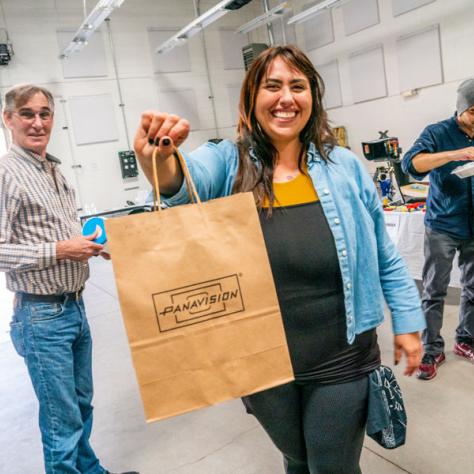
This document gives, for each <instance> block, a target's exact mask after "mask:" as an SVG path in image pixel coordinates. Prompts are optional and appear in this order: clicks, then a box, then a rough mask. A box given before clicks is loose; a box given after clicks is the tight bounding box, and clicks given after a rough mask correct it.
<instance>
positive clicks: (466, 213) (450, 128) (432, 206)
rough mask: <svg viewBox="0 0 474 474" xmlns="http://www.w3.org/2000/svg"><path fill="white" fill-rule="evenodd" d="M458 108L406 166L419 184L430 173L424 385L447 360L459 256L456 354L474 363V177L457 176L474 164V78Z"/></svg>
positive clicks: (422, 140)
mask: <svg viewBox="0 0 474 474" xmlns="http://www.w3.org/2000/svg"><path fill="white" fill-rule="evenodd" d="M456 109H457V110H456V115H455V116H454V117H451V118H449V119H447V120H443V121H442V122H439V123H436V124H433V125H429V126H428V127H426V128H425V130H424V131H423V133H422V134H421V135H420V136H419V137H418V139H417V140H416V142H415V144H414V145H413V147H412V148H411V149H410V150H409V151H408V152H407V153H406V154H405V156H404V157H403V162H402V167H403V169H404V171H405V173H410V174H411V175H412V176H413V177H414V178H416V179H422V178H423V177H424V176H426V175H427V174H428V173H429V174H430V190H429V195H428V199H427V202H426V205H427V209H426V216H425V226H426V230H425V243H424V245H425V264H424V268H423V297H422V305H423V310H424V313H425V317H426V324H427V328H426V330H425V331H424V333H423V344H424V349H425V354H424V356H423V359H422V362H421V365H420V367H419V370H418V372H417V377H418V378H419V379H422V380H430V379H432V378H433V377H435V376H436V373H437V368H438V366H439V365H441V364H442V363H443V362H444V361H445V355H444V340H443V337H442V336H441V326H442V324H443V307H444V298H445V297H446V292H447V289H448V284H449V278H450V274H451V269H452V265H453V259H454V255H455V254H456V251H457V252H459V267H460V269H461V285H462V289H461V303H460V307H459V325H458V327H457V329H456V343H455V345H454V353H455V354H456V355H458V356H460V357H463V358H465V359H467V360H469V361H470V362H474V178H472V177H469V178H465V179H461V178H459V177H458V176H456V175H455V174H452V171H453V170H454V169H455V168H457V167H458V166H460V165H462V164H466V161H472V160H474V146H473V145H474V79H468V80H466V81H464V82H463V83H462V84H460V86H459V88H458V94H457V102H456Z"/></svg>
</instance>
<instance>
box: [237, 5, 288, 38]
mask: <svg viewBox="0 0 474 474" xmlns="http://www.w3.org/2000/svg"><path fill="white" fill-rule="evenodd" d="M287 6H288V2H284V3H281V4H280V5H278V6H277V7H275V8H272V9H271V10H268V11H267V12H265V13H264V14H263V15H260V16H257V17H256V18H254V19H253V20H250V21H249V22H247V23H245V24H243V25H242V26H240V27H239V28H237V29H236V30H235V32H236V33H242V34H243V33H248V32H249V31H252V30H254V29H255V28H258V27H260V26H262V25H266V24H267V23H272V22H274V21H275V20H278V19H280V18H282V17H283V15H284V14H285V13H287V12H288V11H289V10H288V9H287Z"/></svg>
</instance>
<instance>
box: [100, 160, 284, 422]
mask: <svg viewBox="0 0 474 474" xmlns="http://www.w3.org/2000/svg"><path fill="white" fill-rule="evenodd" d="M179 158H180V161H181V163H182V167H183V171H185V176H186V178H187V180H188V189H193V190H194V186H193V184H192V183H190V182H189V173H188V172H187V169H186V168H185V163H184V159H183V158H182V157H181V156H180V157H179ZM155 182H156V181H155ZM155 188H158V183H157V182H156V184H155ZM158 191H159V190H158ZM157 195H159V192H157V194H155V196H157ZM106 230H107V235H108V242H109V247H110V250H111V254H112V262H113V268H114V273H115V279H116V283H117V288H118V293H119V298H120V305H121V309H122V314H123V318H124V322H125V326H126V330H127V334H128V339H129V343H130V349H131V352H132V359H133V363H134V366H135V370H136V374H137V379H138V383H139V386H140V391H141V396H142V399H143V404H144V408H145V415H146V418H147V420H148V421H155V420H160V419H163V418H167V417H170V416H173V415H178V414H180V413H185V412H188V411H191V410H194V409H197V408H201V407H205V406H209V405H212V404H215V403H218V402H221V401H224V400H229V399H232V398H236V397H241V396H243V395H248V394H251V393H255V392H258V391H261V390H264V389H267V388H270V387H274V386H277V385H280V384H283V383H286V382H289V381H291V380H293V371H292V367H291V362H290V358H289V354H288V347H287V343H286V338H285V334H284V329H283V323H282V319H281V314H280V309H279V306H278V300H277V296H276V293H275V287H274V283H273V278H272V273H271V269H270V265H269V262H268V257H267V253H266V249H265V244H264V240H263V235H262V231H261V228H260V222H259V219H258V215H257V211H256V208H255V203H254V199H253V195H252V194H251V193H243V194H236V195H232V196H229V197H224V198H220V199H215V200H212V201H209V202H206V203H201V202H198V203H197V204H189V205H184V206H177V207H174V208H170V209H166V210H161V211H160V212H153V213H146V214H138V215H133V216H126V217H117V218H114V219H108V220H107V222H106Z"/></svg>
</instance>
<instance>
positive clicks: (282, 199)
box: [263, 173, 319, 207]
mask: <svg viewBox="0 0 474 474" xmlns="http://www.w3.org/2000/svg"><path fill="white" fill-rule="evenodd" d="M273 192H274V193H275V202H274V203H273V207H282V206H295V205H297V204H306V203H308V202H314V201H318V200H319V198H318V194H317V193H316V190H315V189H314V186H313V182H312V181H311V178H310V177H309V176H307V175H306V174H303V173H300V174H299V175H298V176H297V177H296V178H294V179H292V180H291V181H285V182H282V183H273ZM263 207H268V198H267V197H265V200H264V202H263Z"/></svg>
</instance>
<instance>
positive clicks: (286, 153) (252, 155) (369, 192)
mask: <svg viewBox="0 0 474 474" xmlns="http://www.w3.org/2000/svg"><path fill="white" fill-rule="evenodd" d="M323 93H324V85H323V82H322V80H321V77H320V76H319V74H318V73H317V72H316V70H315V69H314V67H313V65H312V63H311V61H310V60H309V59H308V58H307V57H306V55H305V54H304V53H303V52H302V51H301V50H299V49H298V48H296V47H294V46H281V47H273V48H269V49H267V50H265V51H264V52H263V53H262V54H261V55H260V56H259V57H258V58H256V59H255V61H254V62H253V64H252V66H251V67H250V69H249V71H248V72H247V75H246V77H245V79H244V82H243V85H242V90H241V94H240V104H239V112H240V119H239V125H238V130H237V131H238V139H237V143H236V144H234V143H232V142H230V141H227V140H223V141H221V142H220V143H218V144H215V143H207V144H205V145H204V146H201V147H200V148H198V149H197V150H195V151H194V152H192V153H190V154H189V155H185V153H183V155H185V158H186V161H187V163H188V165H189V169H190V173H191V175H192V179H193V181H194V182H195V184H196V188H197V191H198V193H199V196H200V198H201V200H203V201H205V200H209V199H213V198H217V197H221V196H227V195H229V194H233V193H239V192H244V191H251V192H252V193H253V195H254V198H255V203H256V205H257V208H258V211H259V215H260V224H261V228H262V232H263V236H264V238H265V244H266V248H267V252H268V257H269V261H270V265H271V268H272V274H273V278H274V283H275V287H276V290H277V295H278V301H279V305H280V309H281V314H282V318H283V323H284V327H285V334H286V339H287V342H288V349H289V354H290V357H291V362H292V366H293V371H294V376H295V382H292V383H289V384H285V385H282V386H280V387H276V388H272V389H270V390H266V391H263V392H260V393H256V394H253V395H250V396H248V397H245V398H244V403H245V406H246V407H247V409H248V410H249V412H251V413H252V414H253V415H255V417H256V418H257V419H258V421H259V422H260V423H261V425H262V426H263V428H264V429H265V430H266V432H267V433H268V434H269V435H270V437H271V439H272V440H273V442H274V443H275V445H276V446H277V447H278V449H280V451H281V452H282V454H283V456H284V459H285V468H286V472H287V474H310V473H316V472H318V473H319V472H321V473H323V472H324V473H326V472H329V471H328V469H327V466H330V469H331V471H330V472H338V473H341V474H349V473H350V474H357V473H360V472H361V471H360V467H359V458H360V453H361V449H362V442H363V439H364V427H365V424H366V421H367V400H368V377H369V374H371V373H372V372H373V371H374V370H375V369H377V368H378V367H379V366H380V350H379V347H378V344H377V334H376V327H377V326H378V325H379V324H380V323H381V322H382V320H383V307H384V306H383V299H384V297H385V300H386V302H387V304H388V306H389V308H390V310H391V312H392V320H393V326H394V332H395V337H394V345H395V354H396V359H397V361H398V360H399V359H400V357H401V355H402V354H403V353H404V354H405V355H406V357H407V368H406V370H405V373H406V374H407V375H411V374H413V373H414V371H415V370H416V368H417V366H418V364H419V362H420V357H421V345H420V337H419V334H418V331H419V330H421V329H423V328H424V318H423V315H422V313H421V308H420V302H419V298H418V292H417V289H416V287H415V285H414V283H413V280H412V279H411V278H410V276H409V274H408V271H407V269H406V267H405V264H404V263H403V261H402V259H401V258H400V256H399V254H398V252H397V250H396V249H395V247H394V245H393V243H392V242H391V241H390V239H389V237H388V236H387V233H386V231H385V223H384V218H383V210H382V207H381V205H380V200H379V198H378V194H377V191H376V189H375V187H374V185H373V182H372V180H371V178H370V177H369V175H368V174H367V172H366V170H365V168H364V166H363V165H362V164H361V163H360V161H359V160H358V158H357V157H356V156H355V155H354V154H352V152H350V151H348V150H346V149H344V148H340V147H337V146H335V139H334V136H333V134H332V132H331V130H330V128H329V125H328V121H327V116H326V112H325V110H324V108H323V105H322V97H323ZM188 133H189V123H188V121H187V120H185V119H184V118H181V117H179V116H177V115H173V114H168V113H164V112H158V111H151V112H150V111H149V112H145V113H143V115H142V118H141V122H140V124H139V127H138V130H137V133H136V136H135V151H136V153H137V156H138V158H139V160H140V163H141V165H142V168H143V170H144V171H145V174H146V175H147V177H148V179H149V180H150V182H153V181H152V157H153V156H156V157H157V168H158V174H159V181H160V188H161V189H162V192H164V193H165V194H166V196H165V195H164V196H162V198H163V200H164V202H165V204H166V205H167V206H175V205H179V204H184V203H186V202H188V194H187V192H186V189H185V188H186V185H185V184H184V183H183V176H182V170H181V168H180V165H179V164H178V163H177V160H176V158H175V157H174V156H173V154H174V151H175V149H174V145H176V146H179V145H181V143H183V142H184V141H185V140H186V138H187V136H188ZM362 266H363V267H364V269H365V274H364V279H361V278H358V276H357V272H358V271H359V268H361V267H362ZM255 271H256V272H258V271H259V269H258V268H255Z"/></svg>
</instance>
